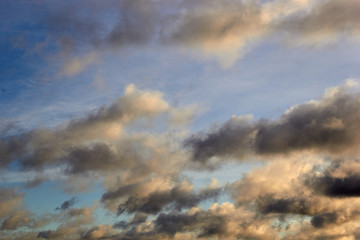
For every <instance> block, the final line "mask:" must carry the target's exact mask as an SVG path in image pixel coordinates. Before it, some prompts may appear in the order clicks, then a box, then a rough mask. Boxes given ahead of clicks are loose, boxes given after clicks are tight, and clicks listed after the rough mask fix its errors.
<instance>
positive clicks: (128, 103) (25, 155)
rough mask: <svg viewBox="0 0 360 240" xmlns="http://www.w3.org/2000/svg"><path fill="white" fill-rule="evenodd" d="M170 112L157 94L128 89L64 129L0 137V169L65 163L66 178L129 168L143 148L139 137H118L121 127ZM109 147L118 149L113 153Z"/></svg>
mask: <svg viewBox="0 0 360 240" xmlns="http://www.w3.org/2000/svg"><path fill="white" fill-rule="evenodd" d="M174 111H176V112H177V111H180V109H178V110H176V108H172V107H170V106H169V104H168V103H167V102H166V101H165V100H164V99H163V95H162V94H161V93H160V92H156V91H140V90H138V89H136V88H135V86H134V85H129V86H128V87H127V88H126V89H125V93H124V96H123V97H120V98H118V99H117V100H116V101H114V102H113V103H112V104H111V105H110V106H103V107H101V108H100V109H98V110H97V111H95V112H93V113H91V114H89V115H88V116H86V117H84V118H81V119H73V120H71V121H70V122H69V123H67V124H65V127H64V126H59V127H58V128H55V129H45V128H43V129H40V128H38V129H33V130H30V131H28V132H23V133H19V134H17V135H16V134H15V135H11V136H8V137H5V138H3V139H1V140H0V155H1V156H2V159H3V161H2V162H1V165H2V167H5V168H6V167H7V166H8V165H9V164H10V163H11V162H17V164H19V165H20V166H21V168H23V169H41V168H44V167H46V166H54V165H65V166H66V167H67V172H68V173H72V174H76V173H81V172H86V171H97V170H102V169H103V170H105V169H111V168H113V167H115V168H118V167H121V166H124V165H127V164H129V161H130V159H129V158H138V157H139V156H138V155H139V154H138V153H137V150H138V149H136V148H141V147H142V146H143V147H144V148H147V147H146V143H144V144H141V143H140V142H141V139H140V138H141V137H137V136H135V134H133V137H132V136H128V135H126V134H124V132H123V128H124V127H125V126H128V125H129V124H131V123H133V122H134V121H136V120H141V119H146V120H152V119H154V118H156V117H160V115H161V114H164V115H168V116H170V117H171V116H172V113H173V112H174ZM142 138H143V137H142ZM143 139H144V138H143ZM144 141H146V140H144ZM121 142H122V143H121ZM135 142H138V144H135ZM136 145H137V146H136ZM115 146H116V147H119V149H118V150H117V151H116V150H115V149H114V148H115ZM119 159H123V160H122V161H119ZM103 161H105V162H107V163H108V164H103V163H104V162H103ZM85 162H86V164H85Z"/></svg>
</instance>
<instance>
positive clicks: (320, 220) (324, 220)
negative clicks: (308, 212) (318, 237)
mask: <svg viewBox="0 0 360 240" xmlns="http://www.w3.org/2000/svg"><path fill="white" fill-rule="evenodd" d="M337 218H338V215H337V214H336V213H324V214H320V215H316V216H314V217H312V218H311V225H313V226H314V227H316V228H322V227H325V226H327V225H328V224H334V223H336V220H337Z"/></svg>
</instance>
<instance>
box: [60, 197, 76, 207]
mask: <svg viewBox="0 0 360 240" xmlns="http://www.w3.org/2000/svg"><path fill="white" fill-rule="evenodd" d="M76 202H77V199H76V198H75V197H72V198H71V199H69V200H66V201H65V202H63V203H62V204H61V206H60V207H57V208H56V209H55V210H67V209H69V208H71V207H72V206H74V204H75V203H76Z"/></svg>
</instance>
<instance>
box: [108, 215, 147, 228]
mask: <svg viewBox="0 0 360 240" xmlns="http://www.w3.org/2000/svg"><path fill="white" fill-rule="evenodd" d="M147 218H148V215H147V214H145V213H141V212H140V213H135V215H134V217H133V218H132V219H130V221H128V222H127V221H120V222H117V223H115V224H114V225H113V228H119V229H125V228H129V227H135V226H138V225H139V224H141V223H144V222H145V221H146V220H147Z"/></svg>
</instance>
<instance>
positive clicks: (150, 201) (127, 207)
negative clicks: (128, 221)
mask: <svg viewBox="0 0 360 240" xmlns="http://www.w3.org/2000/svg"><path fill="white" fill-rule="evenodd" d="M221 192H222V189H221V188H214V189H204V190H201V191H199V193H194V192H189V191H188V190H184V189H183V188H182V186H176V187H174V188H172V189H171V190H168V191H156V192H152V193H150V194H149V195H148V196H146V197H142V198H139V197H137V196H130V197H129V198H128V199H127V200H126V201H125V202H124V203H122V204H120V205H119V208H118V214H122V213H123V212H127V213H133V212H143V213H149V214H156V213H159V212H160V211H162V210H163V209H164V208H170V209H177V210H181V209H183V208H190V207H194V206H196V205H197V204H199V203H200V202H202V201H205V200H208V199H215V198H217V197H218V196H219V195H220V193H221Z"/></svg>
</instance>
